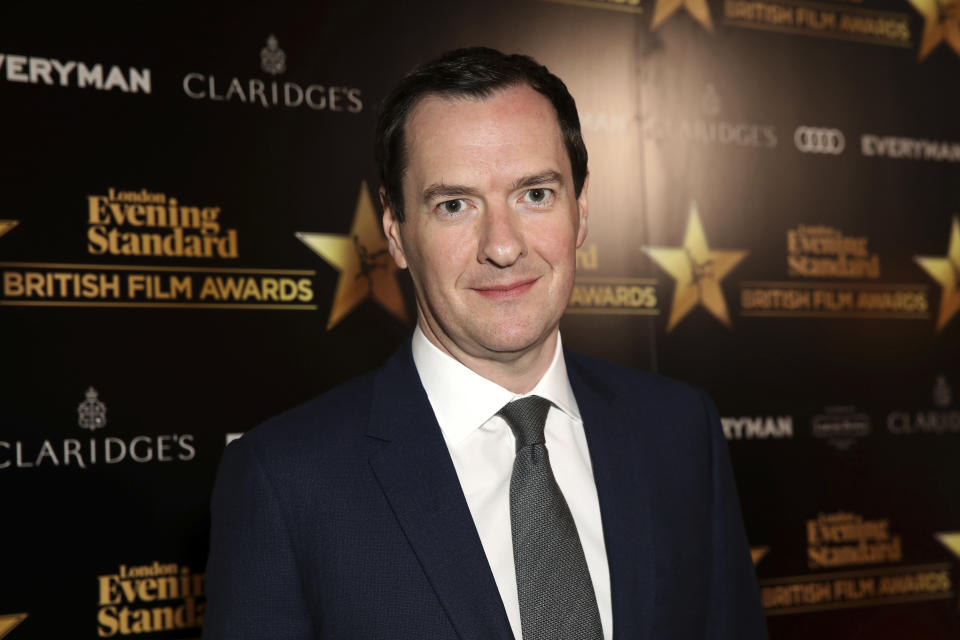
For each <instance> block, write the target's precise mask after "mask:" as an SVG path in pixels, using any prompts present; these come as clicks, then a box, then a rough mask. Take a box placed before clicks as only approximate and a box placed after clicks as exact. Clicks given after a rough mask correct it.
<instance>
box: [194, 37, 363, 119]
mask: <svg viewBox="0 0 960 640" xmlns="http://www.w3.org/2000/svg"><path fill="white" fill-rule="evenodd" d="M251 58H253V56H251ZM259 60H260V70H261V71H262V72H264V73H266V74H267V76H268V77H245V78H240V77H237V76H233V77H224V76H217V75H215V74H212V73H201V72H197V71H191V72H190V73H187V74H186V75H185V76H183V83H182V86H183V93H184V94H185V95H186V96H187V97H189V98H192V99H193V100H209V101H212V102H233V103H242V104H248V105H251V106H254V105H255V106H259V107H261V108H263V109H271V108H275V107H286V108H298V107H307V108H309V109H313V110H315V111H333V112H344V113H360V112H361V111H363V94H362V91H361V90H360V89H359V88H357V87H349V86H341V85H334V84H321V83H317V82H312V81H309V80H303V79H301V78H296V79H289V80H280V79H279V76H280V75H282V74H284V73H285V72H286V71H287V69H288V66H289V60H288V59H287V55H286V52H284V51H283V49H281V48H280V45H279V41H278V40H277V38H276V37H275V36H274V35H272V34H271V35H270V36H268V37H267V40H266V44H265V45H264V46H263V47H262V48H261V49H260V55H259Z"/></svg>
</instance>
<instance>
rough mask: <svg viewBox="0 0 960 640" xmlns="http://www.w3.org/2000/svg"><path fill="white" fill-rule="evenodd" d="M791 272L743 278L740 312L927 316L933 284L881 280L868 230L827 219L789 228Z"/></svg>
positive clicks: (787, 315)
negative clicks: (777, 277)
mask: <svg viewBox="0 0 960 640" xmlns="http://www.w3.org/2000/svg"><path fill="white" fill-rule="evenodd" d="M785 239H786V256H785V263H786V267H787V275H788V276H790V277H791V278H794V280H786V281H744V282H741V283H740V315H742V316H754V317H780V318H854V319H857V318H859V319H914V320H917V319H927V318H929V317H930V303H929V300H928V297H927V294H928V289H929V286H928V285H925V284H894V283H890V284H888V283H883V282H879V280H880V278H881V275H882V265H881V261H880V256H879V254H878V253H877V252H875V251H872V250H871V248H870V239H869V237H868V236H865V235H853V234H850V233H848V232H846V231H844V230H842V229H838V228H836V227H833V226H830V225H825V224H800V225H797V226H796V227H794V228H791V229H787V232H786V237H785Z"/></svg>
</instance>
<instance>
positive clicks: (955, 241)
mask: <svg viewBox="0 0 960 640" xmlns="http://www.w3.org/2000/svg"><path fill="white" fill-rule="evenodd" d="M913 259H914V260H916V261H917V264H919V265H920V266H921V267H923V269H924V270H925V271H926V272H927V273H928V274H929V275H930V277H931V278H933V279H934V280H936V281H937V282H939V283H940V286H941V287H943V295H941V296H940V317H939V318H938V319H937V331H940V330H941V329H943V327H944V325H946V324H947V323H948V322H950V319H951V318H953V316H955V315H956V314H957V311H960V218H957V217H954V218H953V225H952V226H951V227H950V247H949V248H948V249H947V255H945V256H943V257H942V258H941V257H939V256H914V257H913Z"/></svg>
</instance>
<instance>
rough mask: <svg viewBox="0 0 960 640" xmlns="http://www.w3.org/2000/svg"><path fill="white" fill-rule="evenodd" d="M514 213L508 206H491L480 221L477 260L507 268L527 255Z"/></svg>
mask: <svg viewBox="0 0 960 640" xmlns="http://www.w3.org/2000/svg"><path fill="white" fill-rule="evenodd" d="M518 215H520V214H518V213H517V212H515V211H511V210H510V208H509V207H508V206H504V205H500V206H491V207H488V208H487V210H486V211H484V213H483V216H481V220H480V238H479V240H480V242H479V246H478V252H477V260H478V261H479V262H482V263H489V264H492V265H494V266H497V267H501V268H502V267H509V266H511V265H512V264H514V263H516V262H517V260H519V259H520V258H522V257H523V256H524V255H526V253H527V246H526V242H525V241H524V238H523V231H522V229H521V227H520V220H519V219H518V217H517V216H518Z"/></svg>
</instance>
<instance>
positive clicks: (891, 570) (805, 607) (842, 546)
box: [760, 511, 953, 615]
mask: <svg viewBox="0 0 960 640" xmlns="http://www.w3.org/2000/svg"><path fill="white" fill-rule="evenodd" d="M806 540H807V563H808V566H809V567H810V568H811V569H812V570H814V571H816V572H817V573H814V574H812V575H807V576H789V577H782V578H774V579H769V580H761V581H760V598H761V601H762V603H763V606H764V608H765V609H766V613H767V615H782V614H792V613H811V612H816V611H830V610H835V609H846V608H854V607H867V606H876V605H887V604H896V603H899V602H918V601H926V600H943V599H948V598H952V597H953V583H952V581H951V577H950V565H949V564H947V563H938V564H925V565H912V566H905V565H902V564H900V563H901V562H902V561H903V559H904V552H903V544H902V542H901V539H900V536H899V535H898V534H897V533H895V532H894V531H892V528H891V524H890V519H889V518H865V517H864V516H862V515H861V514H859V513H855V512H851V511H838V512H834V513H819V514H817V516H816V517H814V518H810V519H808V520H807V522H806ZM867 566H871V568H865V567H867ZM851 567H852V568H854V570H850V568H851ZM840 568H844V570H843V571H836V572H831V573H821V571H823V570H825V569H827V570H831V569H840Z"/></svg>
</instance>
